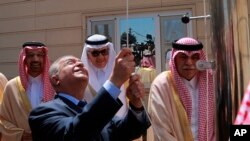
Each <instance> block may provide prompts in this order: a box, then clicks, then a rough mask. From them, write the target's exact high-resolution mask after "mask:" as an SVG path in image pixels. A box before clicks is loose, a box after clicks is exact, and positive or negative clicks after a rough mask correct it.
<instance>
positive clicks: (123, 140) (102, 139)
mask: <svg viewBox="0 0 250 141" xmlns="http://www.w3.org/2000/svg"><path fill="white" fill-rule="evenodd" d="M133 59H134V56H133V55H132V53H131V50H130V49H127V48H126V49H122V50H121V52H120V53H119V54H118V55H117V57H116V61H115V62H114V63H115V66H114V68H113V72H112V74H111V76H110V79H109V80H107V81H106V82H105V83H104V85H103V87H102V88H101V90H100V91H99V92H98V94H97V96H96V97H95V99H94V100H93V101H92V102H90V103H88V104H86V103H84V102H81V101H80V100H82V99H83V93H84V90H85V88H86V86H87V84H88V71H87V70H86V68H85V67H84V65H83V63H82V62H81V60H80V59H78V58H76V57H74V56H64V57H61V58H59V59H57V60H56V61H55V62H54V63H53V64H52V65H51V67H50V70H49V74H50V80H51V83H52V85H53V87H54V89H55V91H56V92H57V95H56V98H55V99H54V100H53V101H50V102H48V103H44V104H41V105H40V106H38V107H37V108H35V109H33V110H32V112H31V113H30V116H29V124H30V127H31V131H32V137H33V141H130V140H133V139H135V138H138V137H139V136H140V135H141V134H142V133H144V132H145V131H146V130H147V128H148V127H149V126H150V123H149V120H148V117H147V116H146V113H145V111H144V108H143V106H142V103H141V101H140V99H141V98H143V96H144V95H145V92H144V87H143V84H142V83H141V82H140V80H139V76H138V75H132V76H131V73H132V72H133V71H134V66H135V63H134V61H133ZM129 78H130V80H129V86H128V88H127V90H126V95H127V97H128V99H129V105H130V107H129V111H128V113H127V115H126V117H125V118H122V119H119V118H117V117H114V115H115V113H116V112H117V111H118V110H119V109H120V107H121V106H122V103H121V101H120V100H119V98H118V96H119V93H120V87H121V86H122V84H123V83H124V82H125V81H126V80H128V79H129ZM79 103H83V104H79ZM78 105H83V108H81V107H80V106H78Z"/></svg>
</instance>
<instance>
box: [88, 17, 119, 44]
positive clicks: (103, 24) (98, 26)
mask: <svg viewBox="0 0 250 141" xmlns="http://www.w3.org/2000/svg"><path fill="white" fill-rule="evenodd" d="M91 34H102V35H105V36H107V37H108V38H109V41H111V42H113V41H114V21H113V20H111V21H93V22H91Z"/></svg>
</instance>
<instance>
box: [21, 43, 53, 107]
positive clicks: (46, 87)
mask: <svg viewBox="0 0 250 141" xmlns="http://www.w3.org/2000/svg"><path fill="white" fill-rule="evenodd" d="M38 48H42V49H43V51H44V53H45V56H44V67H43V68H44V70H43V73H42V84H43V99H42V102H47V101H50V100H52V99H53V98H54V95H55V92H54V89H53V88H52V86H51V84H50V81H49V74H48V72H49V67H50V62H49V57H48V49H47V47H46V46H40V47H37V46H35V47H33V46H26V47H24V48H23V49H22V50H21V52H20V55H19V60H18V67H19V76H20V79H21V83H22V85H23V88H24V89H25V90H26V91H27V87H28V70H27V65H25V61H24V60H25V58H26V50H30V49H32V50H35V49H38Z"/></svg>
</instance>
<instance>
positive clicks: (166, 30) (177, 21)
mask: <svg viewBox="0 0 250 141" xmlns="http://www.w3.org/2000/svg"><path fill="white" fill-rule="evenodd" d="M181 17H182V15H177V16H166V17H161V20H160V21H161V23H160V25H161V27H160V29H161V30H160V31H161V52H162V53H161V60H162V62H161V68H162V71H164V70H168V61H169V60H168V59H169V53H168V52H169V51H170V50H171V49H172V42H173V41H174V40H177V39H179V38H181V37H184V36H187V25H186V24H184V23H182V22H181ZM163 60H164V61H163Z"/></svg>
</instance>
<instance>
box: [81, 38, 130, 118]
mask: <svg viewBox="0 0 250 141" xmlns="http://www.w3.org/2000/svg"><path fill="white" fill-rule="evenodd" d="M106 46H107V47H108V48H109V58H108V62H107V64H106V66H105V67H104V68H103V69H102V71H104V73H105V75H103V77H104V78H102V79H104V80H108V79H109V77H110V75H111V73H112V70H113V65H114V62H115V57H116V52H115V50H114V47H113V44H112V43H111V42H109V41H108V39H107V37H106V36H104V35H99V34H94V35H91V36H89V37H88V38H87V40H86V41H85V44H84V47H83V52H82V57H81V60H82V62H83V64H84V66H85V67H86V68H87V69H88V72H89V85H91V87H92V88H93V89H94V90H95V91H96V92H98V91H99V90H100V88H101V87H102V85H103V84H101V83H100V82H99V81H98V79H97V76H96V73H95V71H96V70H98V68H96V67H95V66H94V65H92V63H91V62H90V61H89V60H88V56H87V52H88V49H90V48H94V49H99V48H103V47H106ZM84 93H85V94H84V99H85V100H86V101H87V102H90V101H91V100H92V99H93V95H92V94H91V91H90V89H89V87H88V88H87V89H86V90H85V92H84ZM119 99H120V100H121V101H122V103H123V106H122V108H121V109H120V110H119V111H118V112H117V113H116V116H119V117H124V116H125V115H126V113H127V101H126V95H125V88H124V86H122V87H121V93H120V95H119Z"/></svg>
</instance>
